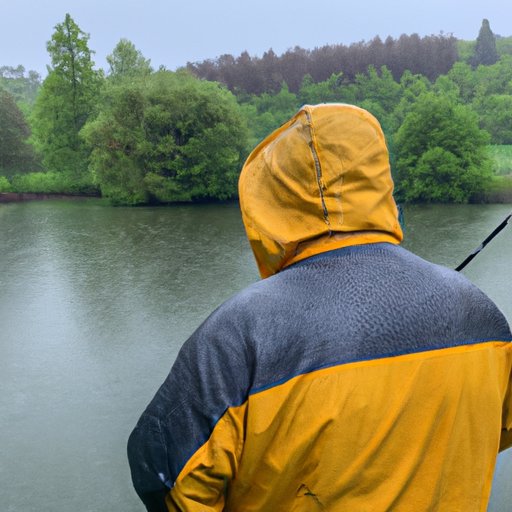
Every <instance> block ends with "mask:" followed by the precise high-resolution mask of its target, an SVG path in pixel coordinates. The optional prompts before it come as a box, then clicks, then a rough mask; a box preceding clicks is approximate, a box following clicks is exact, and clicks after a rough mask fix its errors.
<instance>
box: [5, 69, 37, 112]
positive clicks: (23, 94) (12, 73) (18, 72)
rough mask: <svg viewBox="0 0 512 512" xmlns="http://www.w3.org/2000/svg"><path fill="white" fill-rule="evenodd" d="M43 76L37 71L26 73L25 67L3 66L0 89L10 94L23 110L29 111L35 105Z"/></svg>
mask: <svg viewBox="0 0 512 512" xmlns="http://www.w3.org/2000/svg"><path fill="white" fill-rule="evenodd" d="M40 86H41V76H40V75H39V73H37V72H36V71H32V70H30V71H28V73H26V71H25V68H24V67H23V66H21V65H20V66H17V67H12V66H1V67H0V87H2V88H4V89H5V90H7V91H8V92H10V93H11V94H12V95H13V96H14V99H15V100H16V103H17V104H18V106H19V107H20V108H21V109H22V110H24V111H25V110H26V111H28V110H29V109H30V106H31V105H33V103H34V101H35V99H36V96H37V93H38V91H39V88H40Z"/></svg>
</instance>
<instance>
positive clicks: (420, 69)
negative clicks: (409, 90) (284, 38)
mask: <svg viewBox="0 0 512 512" xmlns="http://www.w3.org/2000/svg"><path fill="white" fill-rule="evenodd" d="M457 58H458V50H457V39H456V38H455V37H453V36H451V35H447V36H444V35H438V36H435V35H432V36H426V37H420V36H419V35H418V34H412V35H405V34H403V35H401V36H400V37H399V38H398V39H393V38H392V37H387V38H386V40H385V41H382V39H381V38H380V37H375V38H374V39H372V40H371V41H369V42H364V41H362V42H359V43H354V44H351V45H350V46H345V45H342V44H337V45H326V46H322V47H321V48H315V49H314V50H305V49H304V48H300V47H298V46H296V47H295V48H293V49H290V50H288V51H287V52H285V53H283V54H282V55H280V56H278V55H276V54H275V53H274V51H273V50H272V49H270V50H269V51H267V52H265V53H264V54H263V56H262V57H251V56H250V55H249V54H248V53H247V52H243V53H242V54H241V55H240V56H238V57H234V56H233V55H229V54H227V55H221V56H220V57H218V58H217V59H212V60H205V61H202V62H197V63H188V64H187V69H188V70H189V71H190V72H192V73H193V74H194V75H195V76H197V77H199V78H203V79H205V80H212V81H216V82H221V83H223V84H224V85H226V87H227V88H228V89H229V90H230V91H232V92H234V93H240V92H245V93H248V94H262V93H275V92H277V91H279V89H280V87H281V84H282V83H283V82H285V83H286V84H287V85H288V88H289V90H290V91H292V92H295V93H296V92H299V89H300V86H301V84H302V82H303V80H304V77H305V76H307V75H308V76H310V77H311V79H312V80H313V82H321V81H323V80H327V79H328V78H329V77H330V76H331V75H332V74H333V73H335V74H338V73H340V71H342V72H343V78H342V79H343V80H344V82H345V83H351V82H353V81H354V79H355V78H356V76H357V75H359V74H361V73H365V72H366V70H367V69H368V67H369V66H373V67H375V68H377V69H380V68H381V67H382V66H386V67H387V69H389V71H391V74H392V75H393V78H395V80H399V79H400V77H401V76H402V75H403V74H404V72H405V71H406V70H409V71H410V72H411V73H413V74H420V75H423V76H425V77H427V78H428V79H429V80H435V79H436V78H437V77H438V76H439V75H443V74H445V73H447V72H448V71H449V70H450V69H451V67H452V66H453V64H454V63H455V62H456V60H457Z"/></svg>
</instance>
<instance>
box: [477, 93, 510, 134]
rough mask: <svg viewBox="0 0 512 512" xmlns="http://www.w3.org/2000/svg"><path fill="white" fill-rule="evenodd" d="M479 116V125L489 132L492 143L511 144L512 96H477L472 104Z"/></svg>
mask: <svg viewBox="0 0 512 512" xmlns="http://www.w3.org/2000/svg"><path fill="white" fill-rule="evenodd" d="M473 106H474V108H475V110H476V112H477V113H478V114H479V116H480V127H481V128H483V129H484V130H486V131H487V132H489V134H490V135H491V142H492V143H493V144H512V96H511V95H509V94H491V95H489V96H487V95H485V96H479V97H478V98H477V100H476V101H475V102H474V104H473Z"/></svg>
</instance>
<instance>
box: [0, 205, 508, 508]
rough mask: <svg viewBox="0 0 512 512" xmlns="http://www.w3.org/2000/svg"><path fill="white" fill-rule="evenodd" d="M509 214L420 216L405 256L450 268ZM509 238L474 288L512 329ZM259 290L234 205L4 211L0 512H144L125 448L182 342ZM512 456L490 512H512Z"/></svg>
mask: <svg viewBox="0 0 512 512" xmlns="http://www.w3.org/2000/svg"><path fill="white" fill-rule="evenodd" d="M509 209H510V206H507V205H464V206H448V205H447V206H411V207H408V208H407V209H406V212H405V218H406V225H407V229H406V241H405V243H404V246H405V247H407V248H408V249H411V250H412V251H414V252H416V253H417V254H419V255H421V256H423V257H425V258H427V259H429V260H431V261H435V262H437V263H441V264H443V265H447V266H450V267H454V266H455V265H456V264H458V263H459V262H460V261H461V260H462V259H464V257H465V256H466V255H467V254H468V253H469V252H470V251H471V250H472V249H473V248H474V247H476V246H477V245H478V244H479V243H480V242H481V241H482V240H483V238H485V237H486V236H487V234H488V233H489V232H490V231H492V229H494V227H495V226H496V225H497V224H498V223H499V222H500V221H501V219H502V218H503V217H504V216H505V215H506V213H507V212H508V211H509ZM511 255H512V229H511V228H510V227H509V228H507V230H506V231H504V232H503V233H502V234H500V235H499V236H498V238H497V239H496V240H495V241H493V242H492V243H491V245H489V246H488V248H487V249H486V250H485V251H484V252H483V253H482V254H481V255H480V256H479V257H478V258H477V259H476V260H474V262H472V263H471V264H470V266H469V267H468V269H467V271H465V274H466V275H467V276H468V277H469V278H470V279H471V280H472V281H473V282H475V283H476V284H477V285H478V286H480V287H481V288H482V289H483V290H484V291H485V292H487V293H488V294H489V295H490V296H491V298H492V299H493V300H494V301H495V302H496V303H497V304H498V305H499V306H500V308H501V309H502V310H503V311H504V313H505V314H506V315H507V317H508V318H509V320H512V295H511V293H510V290H511V289H512V276H511V272H510V268H511ZM257 279H258V274H257V270H256V266H255V263H254V260H253V257H252V253H251V252H250V248H249V245H248V243H247V241H246V239H245V234H244V231H243V226H242V223H241V220H240V214H239V211H238V207H237V205H235V204H222V205H199V206H188V205H186V206H174V207H167V208H149V207H148V208H112V207H109V206H106V205H105V204H104V203H102V202H101V201H98V200H77V201H66V200H57V201H41V202H26V203H16V204H5V205H0V389H1V393H0V509H1V510H2V511H4V512H20V511H25V512H27V511H36V510H37V511H38V512H64V511H66V512H69V511H70V510H80V511H81V512H85V511H91V512H97V511H102V512H103V511H105V512H142V510H143V507H142V506H141V504H140V503H139V501H138V498H137V497H136V495H135V492H134V491H133V489H132V486H131V481H130V476H129V469H128V465H127V462H126V455H125V446H126V439H127V437H128V435H129V432H130V431H131V429H132V428H133V426H134V424H135V422H136V420H137V418H138V416H139V415H140V413H141V411H142V410H143V408H144V407H145V405H146V404H147V402H148V401H149V400H150V399H151V397H152V396H153V394H154V392H155V391H156V389H157V387H158V386H159V385H160V383H161V382H162V381H163V379H164V378H165V376H166V375H167V373H168V371H169V368H170V366H171V364H172V361H173V360H174V358H175V357H176V354H177V351H178V350H179V348H180V346H181V344H182V343H183V341H184V340H185V339H186V338H187V337H188V336H189V335H190V334H191V333H192V332H193V330H194V329H195V328H196V327H197V326H198V325H199V323H200V322H201V321H202V320H203V319H204V318H205V317H206V316H207V315H208V314H209V312H211V311H212V310H213V309H214V308H215V307H216V306H217V305H219V304H220V303H221V302H223V301H224V300H225V299H226V298H228V297H229V296H231V295H232V294H234V293H236V292H237V291H238V290H240V289H242V288H243V287H244V286H246V285H248V284H249V283H251V282H253V281H255V280H257ZM511 475H512V450H509V452H506V453H505V454H504V455H501V456H500V457H499V459H498V465H497V470H496V474H495V481H494V486H493V494H492V498H491V504H490V506H489V511H490V512H507V511H509V510H510V503H512V476H511Z"/></svg>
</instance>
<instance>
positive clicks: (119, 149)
mask: <svg viewBox="0 0 512 512" xmlns="http://www.w3.org/2000/svg"><path fill="white" fill-rule="evenodd" d="M82 135H83V138H84V140H85V141H86V142H87V144H88V145H89V147H90V148H92V155H91V168H92V171H93V172H94V173H95V176H96V179H97V181H98V183H99V185H100V187H101V191H102V194H103V195H104V196H106V197H109V198H111V200H112V201H113V202H115V203H125V204H137V203H147V202H174V201H192V200H197V199H208V198H215V199H227V198H229V197H233V196H234V195H235V194H236V187H237V180H238V172H239V169H240V166H241V163H242V160H243V158H244V157H245V154H246V144H247V132H246V127H245V126H244V121H243V118H242V115H241V112H240V108H239V106H238V104H237V103H236V100H235V98H234V96H233V95H232V94H231V93H230V92H228V91H227V90H225V89H223V88H222V87H220V86H219V85H218V84H216V83H213V82H206V81H202V80H198V79H196V78H193V77H192V76H190V75H189V74H188V73H182V72H179V73H172V72H169V71H159V72H157V73H154V74H153V75H151V76H150V77H149V78H148V79H147V80H146V81H145V82H142V81H134V82H131V81H125V82H121V83H120V84H118V85H114V86H112V87H110V88H108V89H107V92H106V97H105V98H104V101H103V103H102V107H101V109H100V113H99V115H98V116H97V118H96V119H94V120H91V121H90V122H89V123H87V125H86V126H85V127H84V128H83V131H82Z"/></svg>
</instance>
